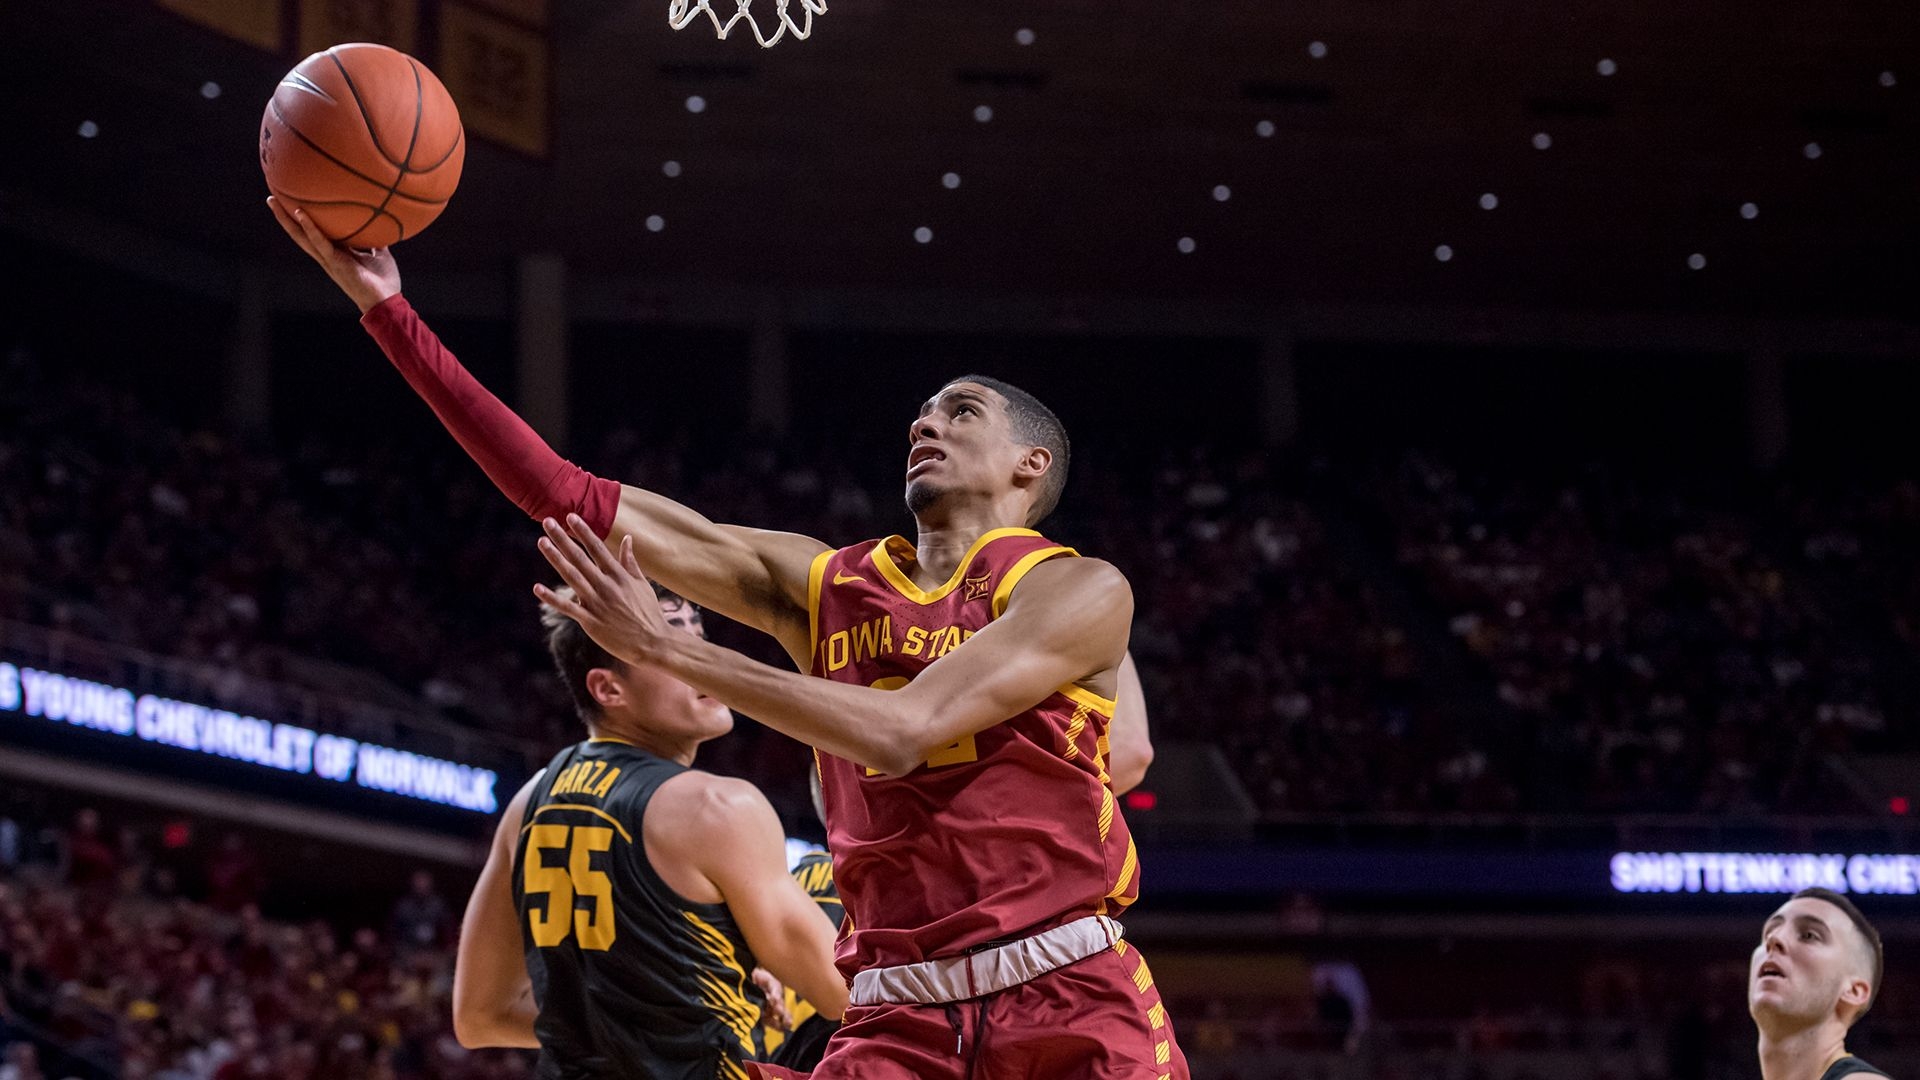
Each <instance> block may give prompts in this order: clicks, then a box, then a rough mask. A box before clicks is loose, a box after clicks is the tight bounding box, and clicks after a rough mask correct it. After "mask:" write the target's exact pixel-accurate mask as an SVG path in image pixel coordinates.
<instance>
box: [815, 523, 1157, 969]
mask: <svg viewBox="0 0 1920 1080" xmlns="http://www.w3.org/2000/svg"><path fill="white" fill-rule="evenodd" d="M1076 554H1077V553H1076V552H1074V550H1073V549H1071V548H1066V547H1061V546H1060V545H1058V544H1055V543H1053V542H1052V541H1050V540H1048V539H1046V538H1045V537H1043V536H1041V535H1040V534H1039V533H1037V532H1034V531H1033V530H1031V529H996V530H994V531H993V532H990V533H987V534H986V535H985V536H982V537H981V538H980V539H979V540H977V541H975V542H974V545H973V547H972V549H971V550H969V551H968V552H967V555H966V557H965V558H963V559H962V560H961V561H960V566H959V568H958V569H956V570H954V572H953V576H952V577H951V578H948V579H947V581H946V583H945V584H943V585H941V586H940V587H938V588H936V589H934V590H932V591H931V592H928V591H925V590H922V589H921V588H919V587H918V586H916V585H915V584H914V583H913V580H912V578H910V577H909V576H908V574H907V572H906V570H905V569H903V568H902V564H905V565H906V566H909V567H910V566H912V565H913V561H914V559H915V552H914V549H913V545H912V544H910V543H908V542H907V541H906V540H905V539H904V538H902V537H898V536H895V537H890V538H888V539H886V540H874V541H868V542H866V543H863V544H856V545H854V546H853V547H848V548H842V549H840V550H839V551H828V552H823V553H822V554H821V555H820V556H819V558H817V559H816V560H815V561H814V563H813V567H812V574H811V577H810V578H809V581H808V601H809V607H810V613H811V615H812V619H813V674H815V675H818V676H820V677H822V678H826V679H832V680H833V681H835V682H843V683H851V684H854V685H857V686H875V687H880V688H882V689H888V690H895V689H899V688H900V687H902V686H905V685H906V684H907V683H908V682H911V681H912V680H913V678H914V676H916V675H918V674H919V673H920V672H921V670H922V669H924V668H925V667H926V666H927V665H929V664H933V663H938V662H939V660H940V658H941V657H943V656H945V655H947V654H948V653H950V652H952V651H953V650H954V649H957V648H959V647H960V646H961V644H962V643H963V642H965V641H966V640H967V639H968V638H969V637H972V636H973V635H974V634H975V633H976V632H978V631H979V630H981V629H982V628H983V627H985V626H986V625H987V624H988V623H990V622H992V621H993V620H994V619H995V618H998V617H999V616H1000V615H1001V614H1002V613H1003V612H1004V611H1005V610H1006V607H1007V601H1008V600H1009V599H1010V598H1011V597H1012V595H1013V590H1014V588H1015V587H1016V586H1018V585H1019V583H1020V579H1021V578H1022V577H1024V576H1026V574H1027V572H1028V571H1030V570H1032V569H1033V568H1034V567H1036V566H1038V565H1040V564H1041V563H1043V562H1046V561H1047V560H1049V559H1057V558H1073V557H1076ZM1112 718H1113V702H1112V701H1111V700H1109V699H1107V698H1103V697H1100V696H1099V695H1097V694H1094V693H1091V692H1089V691H1087V690H1085V689H1082V688H1081V687H1078V686H1073V685H1068V686H1062V687H1060V688H1059V689H1058V690H1055V691H1054V692H1053V693H1051V694H1049V695H1047V698H1046V700H1045V701H1042V702H1040V703H1039V704H1037V705H1035V706H1034V707H1032V708H1030V709H1028V710H1026V711H1025V712H1022V713H1020V714H1018V715H1017V716H1010V717H1007V718H1006V720H1004V721H1002V722H1001V723H999V724H996V725H995V726H993V727H990V728H988V729H986V730H985V731H982V732H980V733H979V734H978V735H970V736H968V737H966V738H964V739H961V740H960V741H959V742H956V743H954V744H953V745H952V746H948V747H945V748H943V749H941V750H939V751H937V752H935V753H934V754H933V756H932V757H930V758H929V759H928V760H927V762H926V763H925V764H923V765H921V766H920V767H919V768H917V769H915V770H914V771H913V772H911V773H908V774H907V775H905V776H902V777H887V776H882V775H879V774H877V773H875V772H873V771H872V770H870V769H867V768H866V767H864V766H862V765H860V764H857V763H855V762H851V761H846V760H844V759H841V758H836V757H833V756H832V755H829V754H820V755H818V757H819V762H820V780H821V791H822V794H823V796H824V798H825V803H826V811H827V832H828V837H829V841H828V844H829V847H830V848H831V849H832V851H833V873H834V878H835V880H836V881H837V882H838V883H839V886H840V896H841V899H842V900H843V901H844V902H845V904H846V913H847V920H846V925H845V927H844V930H843V934H842V938H841V942H840V950H839V965H840V970H841V972H842V974H844V975H846V976H847V977H848V978H851V977H852V976H853V975H854V973H856V972H859V971H862V970H865V969H867V968H871V967H888V966H892V965H896V964H910V963H918V962H919V961H922V960H927V959H931V958H935V957H945V956H955V955H959V954H962V953H965V952H967V951H968V950H971V949H973V948H975V947H977V946H981V945H985V944H987V943H989V942H996V941H1001V940H1004V939H1009V938H1017V937H1023V936H1026V935H1028V934H1032V933H1037V932H1039V931H1041V930H1047V929H1051V928H1052V927H1054V926H1058V925H1060V924H1061V923H1065V922H1068V921H1071V920H1073V919H1077V918H1080V917H1081V916H1084V915H1094V914H1103V913H1104V914H1113V913H1115V912H1117V911H1118V910H1119V909H1121V908H1124V907H1125V906H1126V905H1128V904H1130V903H1132V902H1133V899H1134V897H1135V896H1137V895H1138V888H1139V857H1138V855H1137V853H1136V852H1135V850H1134V846H1133V839H1132V837H1131V836H1130V835H1129V834H1128V832H1127V826H1126V823H1125V822H1124V821H1123V820H1121V817H1120V813H1119V811H1118V809H1117V808H1116V807H1115V805H1114V797H1113V790H1112V788H1111V787H1110V786H1109V781H1108V776H1107V772H1106V761H1107V728H1108V724H1109V723H1110V722H1111V720H1112Z"/></svg>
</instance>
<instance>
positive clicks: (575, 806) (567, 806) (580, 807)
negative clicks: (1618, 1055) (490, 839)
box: [520, 803, 633, 844]
mask: <svg viewBox="0 0 1920 1080" xmlns="http://www.w3.org/2000/svg"><path fill="white" fill-rule="evenodd" d="M549 810H577V811H579V812H580V813H582V814H592V815H593V816H594V817H600V818H606V819H607V821H608V822H610V823H611V824H612V825H613V827H614V828H616V829H618V830H620V838H621V839H622V840H625V841H626V842H627V843H629V844H631V843H633V834H632V833H630V832H628V831H627V827H626V826H625V825H622V824H620V819H619V818H617V817H614V816H613V815H612V814H609V813H607V812H606V811H605V810H602V809H600V808H599V807H597V806H586V805H584V804H581V803H548V804H547V805H545V806H543V807H541V808H540V809H538V810H535V811H534V812H533V813H531V814H528V815H527V824H526V825H524V826H522V827H521V829H520V831H521V832H523V833H524V832H526V831H527V830H528V829H531V828H533V819H534V818H537V817H539V816H540V815H541V814H544V813H546V812H547V811H549Z"/></svg>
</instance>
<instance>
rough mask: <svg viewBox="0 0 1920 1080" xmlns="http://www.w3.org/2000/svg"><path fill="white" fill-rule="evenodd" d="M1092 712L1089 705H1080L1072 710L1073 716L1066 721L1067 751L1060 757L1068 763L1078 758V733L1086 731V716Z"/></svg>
mask: <svg viewBox="0 0 1920 1080" xmlns="http://www.w3.org/2000/svg"><path fill="white" fill-rule="evenodd" d="M1092 711H1093V707H1092V706H1091V705H1082V706H1080V707H1079V708H1077V709H1075V710H1073V716H1072V717H1071V718H1070V719H1068V720H1067V750H1066V753H1064V754H1062V755H1061V756H1062V757H1064V758H1066V759H1067V760H1068V761H1072V760H1073V759H1074V758H1077V757H1079V756H1080V743H1079V742H1078V741H1077V740H1078V739H1079V738H1080V733H1081V732H1083V731H1085V730H1087V714H1088V713H1090V712H1092Z"/></svg>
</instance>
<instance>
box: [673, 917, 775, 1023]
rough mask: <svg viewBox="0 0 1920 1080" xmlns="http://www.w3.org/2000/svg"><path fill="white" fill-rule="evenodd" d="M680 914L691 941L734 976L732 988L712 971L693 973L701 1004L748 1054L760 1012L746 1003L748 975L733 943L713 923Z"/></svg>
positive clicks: (751, 1004)
mask: <svg viewBox="0 0 1920 1080" xmlns="http://www.w3.org/2000/svg"><path fill="white" fill-rule="evenodd" d="M680 914H681V915H682V916H684V917H685V918H686V920H687V922H689V923H691V924H692V927H693V937H694V940H695V941H696V942H698V943H699V945H700V947H701V948H703V949H705V950H706V952H707V955H709V956H711V957H713V959H714V960H715V961H716V962H718V963H719V964H720V966H721V967H724V968H726V969H727V970H728V971H729V972H732V974H733V977H734V985H733V986H728V985H727V984H726V983H724V982H721V981H720V979H719V977H718V976H715V975H714V974H713V973H712V972H707V971H699V972H695V973H694V978H695V980H696V981H698V982H699V984H700V987H701V989H702V990H703V991H704V992H703V993H702V994H701V995H700V996H701V999H702V1004H704V1005H706V1007H707V1008H708V1009H710V1010H712V1011H713V1014H714V1016H716V1017H718V1018H719V1020H720V1022H721V1023H723V1024H725V1025H726V1026H727V1029H728V1030H729V1031H732V1032H733V1034H734V1037H735V1038H737V1039H739V1040H740V1048H741V1050H742V1051H743V1052H745V1053H748V1054H751V1053H752V1052H753V1029H754V1028H756V1027H759V1026H760V1010H759V1009H757V1008H755V1007H754V1004H753V1002H751V1001H749V1000H747V972H746V969H745V968H742V967H741V966H740V958H739V956H738V954H736V953H735V952H734V950H733V942H731V941H728V940H727V936H726V935H725V934H722V933H721V932H720V931H719V930H717V929H715V928H714V926H713V924H712V923H709V922H707V921H706V920H705V919H702V918H701V917H700V916H698V915H695V914H694V913H693V912H691V911H682V912H681V913H680Z"/></svg>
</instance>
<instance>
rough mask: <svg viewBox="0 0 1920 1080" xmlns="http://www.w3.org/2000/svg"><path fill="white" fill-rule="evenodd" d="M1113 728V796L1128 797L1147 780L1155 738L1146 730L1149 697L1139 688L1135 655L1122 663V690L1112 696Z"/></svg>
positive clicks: (1109, 773) (1110, 766)
mask: <svg viewBox="0 0 1920 1080" xmlns="http://www.w3.org/2000/svg"><path fill="white" fill-rule="evenodd" d="M1113 701H1114V708H1113V726H1112V727H1111V728H1109V729H1108V745H1109V746H1110V747H1111V748H1112V750H1113V756H1112V758H1111V759H1109V760H1108V762H1107V776H1108V777H1110V778H1111V783H1112V787H1113V793H1114V794H1115V795H1125V794H1126V793H1127V792H1129V791H1132V790H1133V789H1134V788H1136V787H1139V786H1140V781H1142V780H1145V779H1146V778H1147V766H1149V765H1152V764H1153V736H1152V734H1151V733H1150V732H1149V730H1148V727H1147V698H1146V693H1145V691H1144V690H1143V689H1142V687H1141V686H1140V669H1139V668H1137V667H1135V666H1134V663H1133V654H1132V653H1128V654H1127V658H1126V659H1125V660H1122V661H1121V662H1120V689H1119V691H1118V692H1116V693H1115V694H1114V695H1113Z"/></svg>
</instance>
